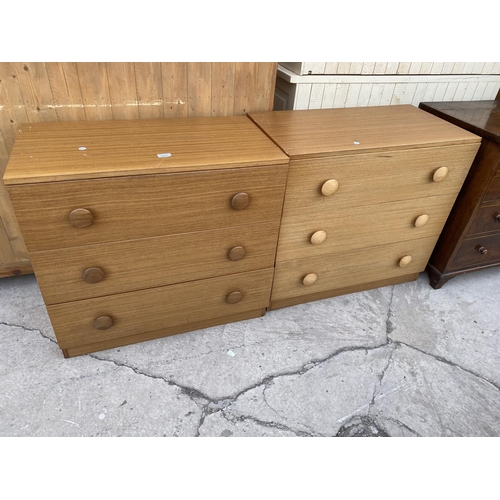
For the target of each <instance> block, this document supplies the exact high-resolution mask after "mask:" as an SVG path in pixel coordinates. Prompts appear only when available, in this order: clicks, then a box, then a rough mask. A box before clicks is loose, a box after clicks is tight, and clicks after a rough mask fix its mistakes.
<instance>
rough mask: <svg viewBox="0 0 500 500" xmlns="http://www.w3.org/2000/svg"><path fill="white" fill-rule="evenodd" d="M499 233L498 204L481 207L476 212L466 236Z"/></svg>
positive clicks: (499, 217) (499, 210)
mask: <svg viewBox="0 0 500 500" xmlns="http://www.w3.org/2000/svg"><path fill="white" fill-rule="evenodd" d="M489 231H500V204H496V205H489V206H486V207H482V208H480V209H479V210H478V211H477V214H476V216H475V217H474V220H473V221H472V223H471V225H470V227H469V230H468V231H467V234H478V233H487V232H489Z"/></svg>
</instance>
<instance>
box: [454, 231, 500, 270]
mask: <svg viewBox="0 0 500 500" xmlns="http://www.w3.org/2000/svg"><path fill="white" fill-rule="evenodd" d="M485 250H486V252H485ZM495 262H500V234H494V235H492V236H486V237H482V236H478V237H477V238H472V239H470V240H465V241H463V242H462V244H461V245H460V248H459V250H458V252H457V255H456V256H455V258H454V259H453V262H452V264H451V267H452V268H453V269H462V268H467V267H481V266H483V265H488V264H493V263H495Z"/></svg>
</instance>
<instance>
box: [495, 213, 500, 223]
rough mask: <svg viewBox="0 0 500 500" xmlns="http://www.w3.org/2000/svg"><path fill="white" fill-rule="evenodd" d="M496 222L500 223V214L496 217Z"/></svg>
mask: <svg viewBox="0 0 500 500" xmlns="http://www.w3.org/2000/svg"><path fill="white" fill-rule="evenodd" d="M495 220H496V221H497V222H500V214H498V215H497V216H496V217H495Z"/></svg>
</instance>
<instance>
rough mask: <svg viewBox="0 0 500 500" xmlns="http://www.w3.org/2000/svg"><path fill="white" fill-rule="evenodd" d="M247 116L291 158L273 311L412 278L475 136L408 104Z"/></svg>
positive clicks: (424, 259)
mask: <svg viewBox="0 0 500 500" xmlns="http://www.w3.org/2000/svg"><path fill="white" fill-rule="evenodd" d="M249 116H250V118H252V120H254V122H255V123H256V124H257V125H259V126H260V127H261V128H262V130H263V131H264V132H266V134H268V136H269V137H270V138H271V139H272V140H273V141H274V142H275V143H276V144H277V145H279V146H280V147H281V148H282V149H283V151H284V152H285V153H287V155H288V156H289V157H290V167H289V174H288V181H287V188H286V195H285V202H284V207H283V217H282V221H281V229H280V236H279V243H278V252H277V258H276V270H275V277H274V283H273V290H272V296H271V308H272V309H276V308H279V307H285V306H290V305H293V304H298V303H301V302H307V301H311V300H317V299H323V298H327V297H332V296H335V295H341V294H345V293H350V292H354V291H359V290H365V289H368V288H375V287H379V286H386V285H389V284H395V283H402V282H405V281H411V280H414V279H416V278H417V276H418V274H419V273H420V272H422V271H423V270H424V269H425V267H426V265H427V261H428V259H429V256H430V254H431V252H432V249H433V248H434V245H435V244H436V241H437V239H438V236H439V234H440V232H441V230H442V228H443V226H444V224H445V222H446V219H447V217H448V214H449V212H450V210H451V207H452V206H453V202H454V201H455V198H456V196H457V194H458V192H459V190H460V187H461V186H462V183H463V181H464V179H465V176H466V175H467V172H468V170H469V168H470V165H471V163H472V160H473V158H474V155H475V154H476V151H477V149H478V147H479V142H480V139H479V137H477V136H475V135H474V134H471V133H469V132H466V131H464V130H462V129H460V128H458V127H456V126H453V125H450V124H449V123H446V122H444V121H443V120H440V119H436V118H435V117H433V116H431V115H429V114H428V113H427V114H426V113H425V112H423V111H421V110H419V109H417V108H415V107H413V106H410V105H408V106H386V107H367V108H344V109H331V110H307V111H280V112H268V113H251V114H250V115H249Z"/></svg>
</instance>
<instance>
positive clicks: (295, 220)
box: [277, 194, 500, 262]
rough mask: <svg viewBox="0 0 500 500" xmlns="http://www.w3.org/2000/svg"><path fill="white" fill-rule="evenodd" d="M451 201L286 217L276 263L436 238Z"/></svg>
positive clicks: (436, 198)
mask: <svg viewBox="0 0 500 500" xmlns="http://www.w3.org/2000/svg"><path fill="white" fill-rule="evenodd" d="M454 199H455V195H452V194H446V195H443V196H431V197H429V198H419V199H415V200H405V201H397V202H391V203H380V204H377V205H369V206H365V207H349V208H342V209H341V208H339V209H335V210H325V211H324V212H322V213H320V214H318V215H317V216H316V217H309V216H308V214H305V215H304V216H303V217H298V216H296V217H286V218H284V219H283V221H282V225H281V229H280V238H279V246H278V254H277V261H278V262H280V261H283V260H290V259H299V258H302V257H309V256H316V255H325V254H330V253H332V252H341V251H344V252H349V251H351V250H354V249H357V248H366V247H372V246H378V245H386V244H389V243H393V242H397V241H409V240H416V239H421V238H425V237H428V236H438V235H439V233H440V232H441V230H442V228H443V226H444V223H445V222H446V219H447V217H448V214H449V212H450V210H451V206H452V204H453V201H454ZM425 216H427V217H428V218H426V217H425ZM416 226H419V227H416ZM499 226H500V224H499ZM318 231H323V232H324V233H326V234H325V236H326V238H325V239H324V241H323V242H322V243H318V244H314V243H313V242H312V241H311V240H312V239H313V235H315V234H316V232H318Z"/></svg>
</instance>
